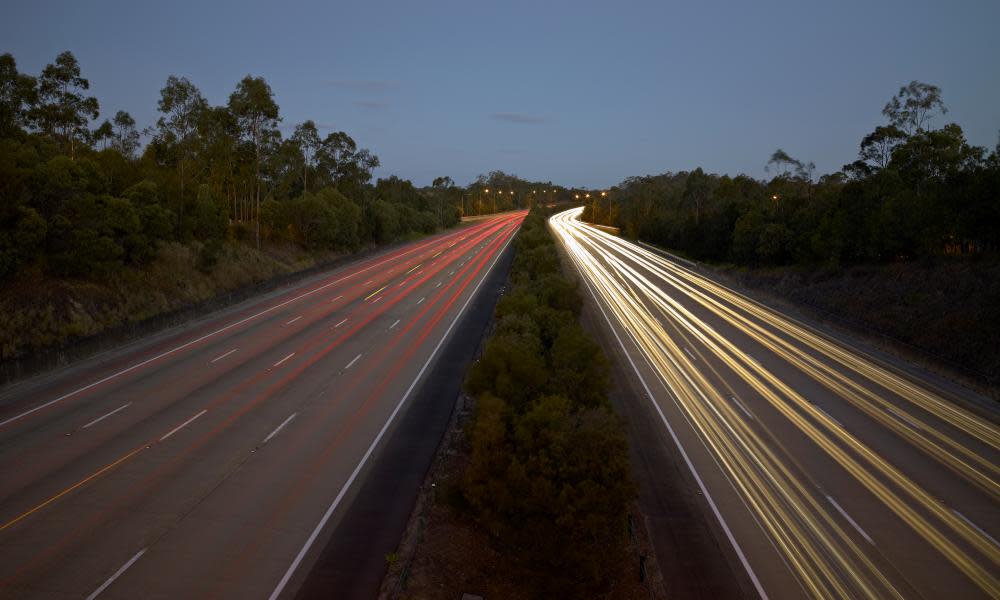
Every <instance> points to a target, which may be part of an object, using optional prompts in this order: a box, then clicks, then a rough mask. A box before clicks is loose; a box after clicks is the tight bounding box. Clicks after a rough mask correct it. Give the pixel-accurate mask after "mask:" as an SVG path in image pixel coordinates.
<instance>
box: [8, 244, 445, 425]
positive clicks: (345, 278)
mask: <svg viewBox="0 0 1000 600" xmlns="http://www.w3.org/2000/svg"><path fill="white" fill-rule="evenodd" d="M428 243H429V242H428ZM418 247H419V246H418ZM414 250H416V248H414ZM404 254H406V253H404ZM391 260H393V259H391V258H386V259H385V260H381V261H379V262H377V263H374V264H371V265H368V266H367V267H365V268H364V269H361V270H359V271H355V272H354V273H351V274H350V275H344V276H343V277H340V278H339V279H335V280H333V281H331V282H329V283H325V284H323V285H321V286H319V287H318V288H314V289H311V290H309V291H308V292H304V293H302V294H299V295H298V296H296V297H294V298H289V299H288V300H285V301H284V302H280V303H278V304H275V305H274V306H272V307H270V308H266V309H264V310H262V311H260V312H259V313H257V314H254V315H250V316H249V317H245V318H243V319H240V320H239V321H236V322H235V323H230V324H229V325H226V326H225V327H222V328H220V329H216V330H215V331H213V332H211V333H206V334H205V335H203V336H201V337H200V338H197V339H194V340H191V341H190V342H185V343H183V344H181V345H180V346H177V347H175V348H171V349H170V350H167V351H166V352H162V353H160V354H157V355H156V356H154V357H152V358H147V359H146V360H144V361H141V362H137V363H135V364H134V365H132V366H131V367H127V368H125V369H122V370H121V371H118V372H117V373H112V374H111V375H108V376H107V377H105V378H103V379H98V380H97V381H94V382H92V383H88V384H87V385H85V386H83V387H81V388H77V389H75V390H73V391H72V392H67V393H65V394H63V395H62V396H59V397H58V398H56V399H54V400H49V401H48V402H46V403H44V404H40V405H38V406H36V407H35V408H32V409H30V410H26V411H24V412H23V413H21V414H19V415H14V416H13V417H11V418H9V419H6V420H4V421H0V427H4V426H6V425H8V424H10V423H13V422H14V421H17V420H19V419H22V418H24V417H26V416H28V415H30V414H32V413H34V412H37V411H40V410H42V409H43V408H47V407H49V406H52V405H53V404H55V403H57V402H62V401H63V400H65V399H66V398H70V397H72V396H75V395H76V394H79V393H80V392H85V391H87V390H89V389H90V388H92V387H95V386H98V385H101V384H102V383H105V382H108V381H111V380H112V379H115V378H117V377H121V376H122V375H124V374H126V373H130V372H132V371H134V370H136V369H139V368H141V367H144V366H146V365H148V364H149V363H151V362H154V361H157V360H160V359H161V358H164V357H166V356H170V355H171V354H174V353H175V352H178V351H180V350H184V349H185V348H188V347H190V346H193V345H194V344H197V343H199V342H203V341H205V340H207V339H208V338H210V337H212V336H216V335H218V334H220V333H222V332H224V331H229V330H230V329H232V328H233V327H238V326H240V325H242V324H244V323H246V322H248V321H252V320H254V319H256V318H257V317H260V316H262V315H266V314H267V313H269V312H274V311H276V310H278V309H279V308H282V307H284V306H288V305H289V304H291V303H292V302H295V301H297V300H301V299H302V298H305V297H306V296H311V295H313V294H315V293H316V292H319V291H321V290H325V289H326V288H328V287H330V286H331V285H337V284H338V283H340V282H341V281H345V280H347V279H350V278H351V277H354V276H356V275H360V274H361V273H364V272H365V271H369V270H371V269H374V268H375V267H377V266H379V265H381V264H384V263H387V262H389V261H391Z"/></svg>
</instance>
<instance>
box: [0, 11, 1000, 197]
mask: <svg viewBox="0 0 1000 600" xmlns="http://www.w3.org/2000/svg"><path fill="white" fill-rule="evenodd" d="M3 12H4V19H3V20H2V22H0V40H2V41H0V52H11V53H13V54H14V56H15V57H16V58H17V60H18V66H19V68H20V69H21V70H22V71H25V72H28V73H32V74H35V73H37V72H38V71H39V70H40V69H41V68H42V67H43V66H44V65H45V64H46V63H48V62H51V61H52V59H53V58H54V57H55V56H56V54H58V53H59V52H60V51H62V50H65V49H68V50H71V51H72V52H73V53H74V54H76V56H77V58H78V59H79V61H80V63H81V65H82V67H83V71H84V76H86V77H88V78H89V79H90V81H91V86H92V87H91V89H92V91H93V92H94V94H95V95H96V96H97V97H98V99H99V100H100V102H101V108H102V114H103V115H104V116H110V115H112V114H114V112H115V111H117V110H119V109H125V110H128V111H129V112H131V113H132V115H133V116H134V117H136V119H137V120H138V121H139V122H140V124H142V125H148V124H151V123H152V122H153V121H154V120H155V118H156V100H157V97H158V92H159V89H160V88H161V87H162V86H163V82H164V81H165V80H166V78H167V76H168V75H171V74H175V75H183V76H186V77H188V78H189V79H191V80H192V81H193V82H194V83H195V84H196V85H197V86H198V87H199V88H200V89H201V90H202V92H203V93H204V94H205V95H206V96H207V97H208V98H209V100H210V101H211V102H213V103H217V104H221V103H224V102H225V101H226V99H227V97H228V95H229V93H230V92H231V91H232V89H233V87H234V86H235V83H236V82H237V81H238V80H239V79H240V78H242V77H243V76H244V75H246V74H248V73H250V74H253V75H260V76H263V77H265V78H266V79H267V80H268V82H269V83H270V84H271V87H272V88H273V90H274V92H275V96H276V98H277V101H278V103H279V105H280V106H281V111H282V117H283V119H284V121H283V126H284V127H286V128H287V130H286V131H290V130H291V127H292V126H293V125H294V124H295V123H298V122H301V121H303V120H305V119H313V120H314V121H316V122H317V123H318V124H320V125H321V126H323V127H326V128H327V129H326V130H325V131H329V130H330V129H329V128H335V129H338V130H344V131H347V132H348V133H349V134H350V135H352V136H353V137H354V138H355V139H356V140H357V141H358V143H359V144H360V145H361V146H363V147H367V148H369V149H371V150H372V151H373V152H375V153H376V154H377V155H378V156H379V157H380V158H381V160H382V165H383V166H382V167H381V168H380V169H379V171H378V174H379V175H383V176H384V175H388V174H390V173H395V174H398V175H400V176H402V177H406V178H409V179H412V180H413V181H414V182H415V183H416V184H418V185H424V184H429V183H430V181H431V179H433V178H434V177H436V176H438V175H449V176H451V177H452V178H453V179H455V180H456V181H457V182H459V183H461V184H465V183H467V182H469V181H470V180H472V179H473V178H474V177H475V176H476V175H477V174H479V173H484V172H487V171H489V170H492V169H502V170H505V171H508V172H512V173H516V174H518V175H520V176H522V177H525V178H528V179H539V180H552V181H555V182H557V183H562V184H564V185H578V186H587V187H595V188H596V187H604V186H609V185H613V184H615V183H618V182H620V181H621V180H622V179H623V178H625V177H628V176H631V175H642V174H650V173H660V172H664V171H668V170H669V171H679V170H688V169H692V168H694V167H697V166H702V167H704V168H705V169H706V170H708V171H712V172H718V173H730V174H737V173H746V174H749V175H751V176H754V177H764V175H765V174H764V170H763V167H764V164H765V163H766V162H767V158H768V156H769V155H770V153H771V152H772V151H773V150H774V149H775V148H778V147H781V148H783V149H785V150H786V151H787V152H788V153H790V154H791V155H792V156H794V157H797V158H800V159H802V160H804V161H809V160H811V161H814V162H815V163H816V165H817V171H818V172H819V173H825V172H830V171H834V170H837V169H838V168H840V166H841V165H843V164H845V163H847V162H850V161H851V160H853V159H854V157H855V154H856V152H857V144H858V142H859V140H860V139H861V137H862V136H863V135H864V134H866V133H867V132H869V131H870V130H871V129H872V128H873V127H874V126H875V125H876V124H878V123H880V122H881V120H882V117H881V115H880V111H881V108H882V106H883V105H884V104H885V102H886V100H888V98H889V97H890V96H891V95H892V94H893V93H894V92H895V91H896V90H897V89H898V88H899V86H901V85H904V84H905V83H907V82H909V81H910V80H912V79H918V80H921V81H925V82H928V83H934V84H937V85H939V86H941V87H942V88H943V91H944V100H945V104H946V105H947V106H948V107H949V108H950V112H949V114H948V115H946V117H945V119H947V120H948V121H954V122H957V123H958V124H960V125H961V126H962V127H963V129H964V130H965V131H966V135H967V136H968V138H969V139H970V141H971V142H973V143H975V144H978V145H983V146H987V147H989V148H992V147H993V146H994V145H995V144H996V143H997V132H998V130H1000V35H998V33H997V29H996V26H997V23H1000V2H997V1H995V0H983V1H974V0H968V1H963V0H958V1H956V2H941V1H938V2H923V1H919V0H915V1H909V2H896V1H891V2H890V1H885V2H879V1H876V0H872V1H870V2H846V1H838V2H810V1H802V0H800V1H798V2H766V1H761V2H692V3H674V2H666V1H661V2H600V3H590V2H548V1H544V0H537V1H535V2H502V3H500V2H498V3H483V2H474V1H466V2H379V1H369V2H358V3H338V2H311V3H302V2H283V3H278V2H270V3H256V2H249V1H247V2H212V1H205V0H203V1H201V2H188V1H183V0H178V1H174V2H158V3H152V2H141V1H132V2H106V1H87V2H80V1H76V2H56V1H44V0H38V1H35V2H19V3H17V4H16V5H13V6H7V7H5V8H4V11H3ZM942 122H943V121H938V122H937V124H938V125H940V124H941V123H942Z"/></svg>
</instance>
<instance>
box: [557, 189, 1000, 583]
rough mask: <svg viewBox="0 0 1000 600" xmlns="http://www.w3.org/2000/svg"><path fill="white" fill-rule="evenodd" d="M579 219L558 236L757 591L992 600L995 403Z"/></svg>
mask: <svg viewBox="0 0 1000 600" xmlns="http://www.w3.org/2000/svg"><path fill="white" fill-rule="evenodd" d="M581 210H582V209H579V208H578V209H573V210H570V211H566V212H563V213H560V214H558V215H556V216H554V217H553V218H552V219H551V221H550V223H551V225H552V227H553V230H554V231H555V232H556V233H557V236H558V237H559V238H560V240H561V242H562V243H563V245H564V246H565V248H566V250H567V252H568V254H569V255H570V257H571V259H572V261H573V262H574V263H575V265H576V266H577V268H578V269H579V271H580V273H581V276H582V277H583V280H584V281H585V283H586V285H585V286H584V287H585V289H584V294H588V295H591V296H592V299H593V300H594V302H595V303H596V304H597V306H598V308H599V313H600V318H601V320H603V321H604V324H605V326H606V327H607V328H608V330H609V331H610V333H611V334H612V335H611V339H613V340H615V342H616V344H617V345H618V346H619V348H618V350H620V352H621V355H622V356H624V357H625V359H626V362H627V367H628V368H629V370H630V371H631V372H632V373H633V374H634V377H635V378H636V379H638V381H639V389H642V390H644V394H643V395H642V396H643V397H639V398H635V399H634V401H635V402H637V403H641V404H643V405H644V406H646V407H647V410H648V414H649V418H650V420H654V421H656V422H658V423H659V424H660V426H661V432H662V438H663V441H664V443H665V445H668V446H669V448H670V450H671V451H672V452H676V453H678V454H679V455H680V456H681V457H682V458H683V461H684V464H686V465H687V467H688V469H689V470H690V472H691V473H692V479H693V481H695V482H696V485H697V487H698V491H699V492H700V493H701V494H702V496H703V502H704V506H703V509H704V512H705V514H706V515H707V516H708V518H709V519H711V520H712V521H713V522H714V523H715V527H716V530H717V531H718V536H719V538H720V539H721V540H722V543H724V544H726V545H728V546H729V547H730V548H731V549H732V556H733V561H734V562H735V563H737V567H736V568H737V569H739V571H740V572H742V573H743V574H744V575H745V580H746V581H745V584H746V588H747V589H748V590H749V591H750V592H749V593H750V594H756V595H759V596H760V597H762V598H802V597H818V598H990V597H992V598H997V597H1000V545H998V542H997V539H998V538H1000V502H998V498H1000V484H998V476H1000V428H998V427H997V414H996V409H995V407H994V406H991V405H986V406H975V405H974V404H973V403H971V402H970V403H966V402H963V399H961V398H959V399H958V400H957V401H955V400H954V399H951V398H948V397H945V396H946V395H947V394H946V393H945V392H943V391H941V390H939V389H938V388H937V387H935V386H934V385H932V384H931V383H929V382H927V381H923V380H921V379H920V378H917V377H914V376H912V375H910V374H904V373H903V372H902V371H900V370H898V369H896V368H894V367H893V366H891V365H888V364H885V363H883V362H882V361H879V360H875V359H874V358H872V357H871V356H868V355H866V354H865V353H863V352H860V351H858V350H856V349H854V348H852V347H851V346H848V345H846V344H844V343H841V342H839V341H837V340H834V339H833V338H832V337H830V336H827V335H824V334H822V333H819V332H818V331H816V330H814V329H812V328H810V327H809V326H807V325H805V324H803V323H800V322H798V321H796V320H794V319H791V318H788V317H786V316H784V315H782V314H780V313H779V312H776V311H775V310H773V309H770V308H768V307H765V306H763V305H761V304H759V303H757V302H754V301H752V300H750V299H748V298H746V297H745V296H742V295H740V294H738V293H736V292H734V291H733V290H730V289H728V288H726V287H724V286H721V285H719V284H717V283H715V282H713V281H712V280H710V279H707V278H705V277H703V276H701V275H699V274H698V273H697V272H696V271H694V270H692V269H690V268H687V267H686V266H685V265H684V264H683V262H682V261H679V260H675V259H673V258H668V257H666V256H664V255H663V254H661V253H658V252H654V251H651V250H650V249H647V248H644V247H642V246H639V245H636V244H632V243H630V242H628V241H626V240H623V239H620V238H617V237H615V236H612V235H608V234H606V233H604V232H602V231H599V230H597V229H595V228H593V227H590V226H588V225H586V224H583V223H581V222H580V221H579V220H578V217H579V214H580V212H581ZM970 396H971V395H970ZM970 399H971V398H970ZM652 534H653V535H654V536H655V535H656V532H655V531H653V532H652Z"/></svg>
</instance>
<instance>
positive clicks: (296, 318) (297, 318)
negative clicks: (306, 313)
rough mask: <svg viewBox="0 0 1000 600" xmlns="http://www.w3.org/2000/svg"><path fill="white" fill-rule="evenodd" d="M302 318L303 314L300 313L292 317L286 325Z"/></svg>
mask: <svg viewBox="0 0 1000 600" xmlns="http://www.w3.org/2000/svg"><path fill="white" fill-rule="evenodd" d="M301 318H302V315H299V316H297V317H295V318H294V319H292V320H291V321H289V322H287V323H285V325H291V324H292V323H294V322H296V321H298V320H299V319H301Z"/></svg>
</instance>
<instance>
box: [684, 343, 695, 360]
mask: <svg viewBox="0 0 1000 600" xmlns="http://www.w3.org/2000/svg"><path fill="white" fill-rule="evenodd" d="M684 352H687V355H688V356H690V357H691V360H698V357H697V356H695V355H694V353H693V352H691V350H689V349H688V348H687V346H685V347H684Z"/></svg>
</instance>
